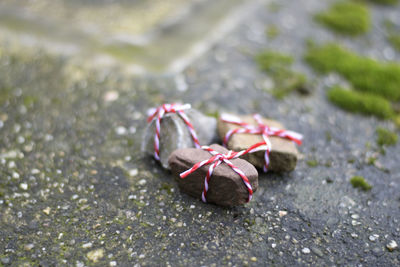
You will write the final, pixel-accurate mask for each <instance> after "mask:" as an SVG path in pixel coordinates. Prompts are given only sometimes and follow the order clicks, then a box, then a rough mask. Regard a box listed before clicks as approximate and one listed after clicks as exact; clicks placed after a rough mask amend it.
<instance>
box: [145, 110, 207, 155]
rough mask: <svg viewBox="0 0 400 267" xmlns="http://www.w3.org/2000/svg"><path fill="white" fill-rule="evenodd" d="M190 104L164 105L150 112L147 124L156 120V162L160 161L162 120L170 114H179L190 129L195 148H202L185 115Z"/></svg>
mask: <svg viewBox="0 0 400 267" xmlns="http://www.w3.org/2000/svg"><path fill="white" fill-rule="evenodd" d="M190 108H191V106H190V104H184V105H182V104H175V103H174V104H163V105H161V106H159V107H158V108H152V109H150V110H149V111H148V115H149V117H148V118H147V122H151V121H152V120H153V119H156V121H155V123H156V133H155V135H154V157H155V158H156V160H160V136H161V120H162V118H163V117H164V116H165V115H166V114H168V113H176V114H178V115H179V116H180V117H181V118H182V120H183V121H184V122H185V124H186V126H187V127H188V129H189V132H190V135H191V136H192V139H193V142H194V146H195V147H196V148H200V142H199V139H198V138H197V134H196V131H195V130H194V127H193V124H192V123H191V122H190V120H189V118H188V116H187V115H186V114H185V110H187V109H190Z"/></svg>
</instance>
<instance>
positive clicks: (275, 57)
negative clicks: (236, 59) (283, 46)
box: [256, 50, 294, 72]
mask: <svg viewBox="0 0 400 267" xmlns="http://www.w3.org/2000/svg"><path fill="white" fill-rule="evenodd" d="M256 61H257V63H258V66H259V67H260V69H261V70H263V71H266V72H279V71H281V70H282V69H287V68H288V67H290V66H291V65H292V64H293V61H294V60H293V57H291V56H289V55H286V54H283V53H279V52H275V51H269V50H267V51H264V52H262V53H260V54H258V55H257V57H256Z"/></svg>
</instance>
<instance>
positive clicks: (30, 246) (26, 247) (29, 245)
mask: <svg viewBox="0 0 400 267" xmlns="http://www.w3.org/2000/svg"><path fill="white" fill-rule="evenodd" d="M34 247H35V245H34V244H32V243H31V244H26V245H25V246H24V249H25V250H26V251H29V250H31V249H33V248H34Z"/></svg>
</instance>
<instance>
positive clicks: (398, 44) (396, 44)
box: [387, 33, 400, 51]
mask: <svg viewBox="0 0 400 267" xmlns="http://www.w3.org/2000/svg"><path fill="white" fill-rule="evenodd" d="M387 39H388V41H389V42H390V44H391V45H392V46H393V48H394V49H396V50H397V51H400V34H397V33H389V35H388V37H387Z"/></svg>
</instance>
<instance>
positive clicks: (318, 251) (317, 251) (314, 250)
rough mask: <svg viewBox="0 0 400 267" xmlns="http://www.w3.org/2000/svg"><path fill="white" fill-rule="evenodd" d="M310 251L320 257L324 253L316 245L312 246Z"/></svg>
mask: <svg viewBox="0 0 400 267" xmlns="http://www.w3.org/2000/svg"><path fill="white" fill-rule="evenodd" d="M311 251H312V252H314V254H315V255H317V256H318V257H320V258H322V257H323V256H324V253H323V252H322V251H321V250H320V249H319V248H317V247H312V248H311Z"/></svg>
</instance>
